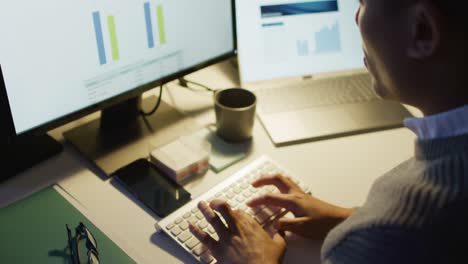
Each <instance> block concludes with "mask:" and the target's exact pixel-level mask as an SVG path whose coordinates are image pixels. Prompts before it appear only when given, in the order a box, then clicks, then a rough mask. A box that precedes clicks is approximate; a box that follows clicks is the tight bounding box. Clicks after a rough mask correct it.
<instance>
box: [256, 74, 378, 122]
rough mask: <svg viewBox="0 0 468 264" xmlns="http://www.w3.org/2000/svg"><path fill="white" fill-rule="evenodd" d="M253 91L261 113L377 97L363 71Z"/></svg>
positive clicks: (339, 103) (346, 102)
mask: <svg viewBox="0 0 468 264" xmlns="http://www.w3.org/2000/svg"><path fill="white" fill-rule="evenodd" d="M255 94H256V95H257V97H258V102H259V108H260V109H261V110H262V113H264V114H274V113H282V112H288V111H297V110H302V109H308V108H313V107H325V106H331V105H341V104H354V103H360V102H366V101H372V100H379V98H378V97H377V95H375V93H374V92H373V91H372V89H371V77H370V76H369V74H367V73H366V74H357V75H352V76H344V77H336V78H330V79H321V80H314V79H310V80H303V81H302V82H301V83H300V84H299V85H298V84H297V83H294V85H285V86H279V87H273V88H264V89H258V90H255Z"/></svg>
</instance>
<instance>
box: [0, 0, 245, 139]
mask: <svg viewBox="0 0 468 264" xmlns="http://www.w3.org/2000/svg"><path fill="white" fill-rule="evenodd" d="M233 12H234V4H233V1H231V0H201V1H190V0H134V1H122V0H102V1H71V2H70V1H60V0H42V1H32V2H21V1H2V2H1V3H0V64H1V67H2V72H3V78H4V85H5V92H6V93H5V94H4V96H6V97H7V98H6V99H7V100H5V98H3V99H2V102H3V104H8V107H9V110H11V111H10V116H11V120H6V121H5V122H7V121H11V122H8V125H10V126H9V127H12V128H13V129H12V130H11V131H9V132H11V133H10V134H13V136H19V135H32V134H44V133H45V132H46V131H48V130H50V129H52V128H55V127H58V126H60V125H63V124H65V123H67V122H70V121H72V120H75V119H77V118H80V117H83V116H85V115H87V114H90V113H92V112H95V111H97V110H102V109H107V108H108V107H110V106H114V105H118V104H121V103H124V104H126V105H128V104H129V103H128V102H134V101H135V98H138V97H139V96H140V95H141V94H142V93H143V92H145V91H147V90H149V89H151V88H153V87H156V86H158V85H160V84H162V83H165V82H168V81H171V80H173V79H176V78H179V77H182V76H184V75H186V74H188V73H191V72H193V71H196V70H198V69H201V68H203V67H205V66H208V65H211V64H213V63H216V62H219V61H221V60H223V59H227V58H229V57H230V56H233V55H234V54H235V52H236V46H235V21H234V14H233ZM134 105H136V104H134ZM3 108H4V107H3ZM3 108H2V111H6V110H3ZM111 119H112V118H111ZM113 119H118V118H115V117H114V118H113ZM2 126H3V124H2ZM123 126H125V125H123ZM0 140H2V139H0Z"/></svg>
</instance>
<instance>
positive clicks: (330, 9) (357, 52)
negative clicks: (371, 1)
mask: <svg viewBox="0 0 468 264" xmlns="http://www.w3.org/2000/svg"><path fill="white" fill-rule="evenodd" d="M236 8H237V17H238V42H239V61H240V64H241V75H242V79H243V81H246V82H248V81H258V80H265V79H273V78H278V77H287V76H299V75H308V74H315V73H322V72H333V71H339V70H346V69H355V68H361V67H362V66H363V62H362V51H361V50H362V48H361V39H360V36H359V32H358V28H357V26H356V24H355V22H354V15H355V12H356V10H357V8H358V1H350V0H320V1H317V0H314V1H298V0H296V1H287V0H283V1H278V0H276V1H272V0H257V1H241V0H238V1H237V6H236ZM259 51H260V52H259Z"/></svg>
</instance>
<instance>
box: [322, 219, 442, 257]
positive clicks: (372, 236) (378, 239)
mask: <svg viewBox="0 0 468 264" xmlns="http://www.w3.org/2000/svg"><path fill="white" fill-rule="evenodd" d="M425 249H427V246H426V245H425V241H424V239H423V238H422V236H421V235H420V232H418V231H416V230H408V229H402V228H397V227H381V226H379V227H369V228H365V229H358V230H355V231H353V232H352V233H350V234H349V235H348V236H347V237H346V238H345V239H343V240H342V241H341V242H340V243H339V244H337V245H336V246H335V247H334V248H332V249H331V250H330V251H329V252H328V253H327V254H326V255H325V256H324V259H323V263H327V264H340V263H346V264H348V263H359V264H366V263H382V264H385V263H389V264H390V263H438V262H437V261H435V259H434V258H431V257H430V255H431V253H430V252H427V250H425Z"/></svg>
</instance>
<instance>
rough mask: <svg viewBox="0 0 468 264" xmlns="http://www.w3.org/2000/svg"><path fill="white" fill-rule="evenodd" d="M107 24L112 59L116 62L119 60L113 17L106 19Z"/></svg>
mask: <svg viewBox="0 0 468 264" xmlns="http://www.w3.org/2000/svg"><path fill="white" fill-rule="evenodd" d="M107 24H108V26H109V37H110V42H111V48H112V59H113V60H115V61H117V60H119V59H120V54H119V44H118V42H117V32H116V30H115V19H114V16H108V17H107Z"/></svg>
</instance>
